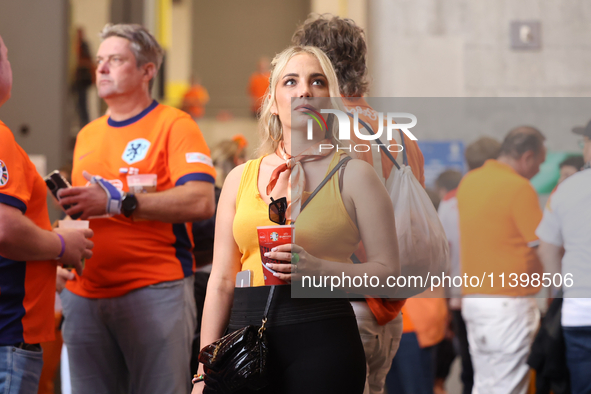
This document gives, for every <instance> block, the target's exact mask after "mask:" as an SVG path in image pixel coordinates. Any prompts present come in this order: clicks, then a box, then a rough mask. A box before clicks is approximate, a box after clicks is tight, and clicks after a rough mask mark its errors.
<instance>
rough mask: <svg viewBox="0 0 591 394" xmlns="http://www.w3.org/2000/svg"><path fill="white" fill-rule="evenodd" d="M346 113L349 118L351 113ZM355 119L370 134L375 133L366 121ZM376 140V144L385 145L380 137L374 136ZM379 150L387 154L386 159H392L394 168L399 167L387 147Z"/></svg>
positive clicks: (351, 115)
mask: <svg viewBox="0 0 591 394" xmlns="http://www.w3.org/2000/svg"><path fill="white" fill-rule="evenodd" d="M347 115H349V116H350V117H351V118H353V114H351V113H349V112H347ZM357 119H358V120H359V123H361V125H362V126H363V127H365V129H366V130H367V131H369V132H370V134H371V135H376V133H374V131H373V129H372V128H371V126H370V125H368V124H367V123H365V122H364V121H363V120H361V119H359V118H357ZM401 133H402V131H401ZM376 141H377V142H378V144H380V145H383V146H384V147H385V146H386V145H385V144H384V143H383V142H382V141H380V139H379V138H376ZM402 144H403V146H404V139H403V140H402ZM404 150H406V149H404ZM380 152H384V154H385V155H386V156H388V159H390V161H392V163H394V166H395V167H396V168H398V169H400V165H398V162H397V161H396V159H395V158H394V156H392V154H391V153H390V151H388V149H382V150H381V151H380ZM404 155H405V157H406V152H405V153H404Z"/></svg>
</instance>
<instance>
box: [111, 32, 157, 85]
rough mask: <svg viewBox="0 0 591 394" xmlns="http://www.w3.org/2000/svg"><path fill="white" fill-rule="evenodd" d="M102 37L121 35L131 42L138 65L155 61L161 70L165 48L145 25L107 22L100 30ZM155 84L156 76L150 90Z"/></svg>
mask: <svg viewBox="0 0 591 394" xmlns="http://www.w3.org/2000/svg"><path fill="white" fill-rule="evenodd" d="M100 37H101V39H102V40H103V41H104V40H106V39H107V38H109V37H121V38H125V39H127V40H128V41H129V42H130V43H131V51H132V52H133V55H134V56H135V61H136V63H137V66H138V67H141V66H143V65H144V64H147V63H153V64H154V65H155V66H156V72H158V70H160V66H161V65H162V58H163V57H164V50H163V49H162V47H161V46H160V44H158V41H156V39H155V38H154V36H153V35H152V34H150V32H149V31H148V30H147V29H146V28H145V27H143V26H141V25H136V24H118V25H114V24H112V23H107V24H106V25H105V27H104V28H103V30H102V31H101V32H100ZM153 84H154V78H152V79H151V80H150V90H151V89H152V85H153Z"/></svg>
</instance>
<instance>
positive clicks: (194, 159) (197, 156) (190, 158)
mask: <svg viewBox="0 0 591 394" xmlns="http://www.w3.org/2000/svg"><path fill="white" fill-rule="evenodd" d="M185 158H186V159H187V163H201V164H205V165H207V166H210V167H213V161H212V160H211V158H210V157H209V156H207V155H204V154H203V153H199V152H191V153H185Z"/></svg>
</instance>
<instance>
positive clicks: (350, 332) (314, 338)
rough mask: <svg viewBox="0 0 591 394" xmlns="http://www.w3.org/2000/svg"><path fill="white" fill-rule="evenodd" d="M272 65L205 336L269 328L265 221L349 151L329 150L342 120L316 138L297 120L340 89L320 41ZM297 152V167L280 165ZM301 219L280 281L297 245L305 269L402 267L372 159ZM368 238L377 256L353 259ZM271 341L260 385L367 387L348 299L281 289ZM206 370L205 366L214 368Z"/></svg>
mask: <svg viewBox="0 0 591 394" xmlns="http://www.w3.org/2000/svg"><path fill="white" fill-rule="evenodd" d="M272 66H273V69H272V72H271V80H270V86H269V92H268V95H267V97H266V99H265V102H264V104H263V107H262V111H261V119H260V129H261V133H262V144H261V147H260V149H259V153H260V157H259V158H258V159H256V160H250V161H248V162H247V163H245V164H244V165H241V166H238V167H236V168H235V169H234V170H233V171H232V172H231V173H230V174H229V175H228V177H227V178H226V182H225V184H224V188H223V190H222V194H221V197H220V202H219V209H218V216H217V223H216V235H215V245H214V260H213V268H212V273H211V277H210V280H209V284H208V289H207V297H206V301H205V308H204V314H203V326H202V330H201V338H202V343H203V344H208V343H212V342H214V341H216V340H217V339H219V338H220V337H222V336H223V335H224V333H225V331H226V328H228V330H229V331H233V330H236V329H240V328H241V327H244V326H246V325H249V324H255V325H260V320H261V317H262V315H263V310H264V307H265V304H266V301H267V296H268V294H269V289H270V287H269V286H264V279H263V273H262V265H261V256H260V252H259V246H258V237H257V231H256V227H257V226H268V225H273V224H274V223H273V222H271V221H270V220H269V218H268V209H269V208H268V206H269V203H270V202H271V198H273V199H278V198H281V197H289V198H290V199H291V201H290V204H291V205H290V209H289V210H288V219H295V217H296V216H297V215H298V212H299V207H300V206H301V203H302V201H305V200H306V198H307V197H308V196H309V195H310V193H309V192H310V191H312V190H314V189H315V188H316V187H317V186H318V185H319V184H320V183H321V181H322V180H323V179H324V177H325V175H326V174H327V173H328V171H330V169H332V168H333V167H334V166H335V165H336V164H337V163H338V162H339V161H340V159H341V156H342V153H341V152H337V151H335V150H328V151H326V150H324V151H322V152H319V149H318V148H319V145H320V144H321V143H327V142H328V143H332V144H333V145H335V144H336V143H337V141H336V138H335V137H334V133H335V130H333V129H332V128H330V127H329V130H328V131H326V130H325V131H322V130H317V129H314V133H313V136H312V139H311V140H308V138H307V135H306V131H305V128H302V127H296V126H301V125H302V124H304V125H305V122H306V120H307V117H306V116H303V113H302V111H299V110H298V109H301V106H299V105H296V104H298V102H303V103H308V102H311V101H312V100H314V99H316V98H326V99H327V100H326V101H329V100H330V99H329V98H330V97H339V87H338V82H337V78H336V75H335V72H334V70H333V68H332V65H331V64H330V61H329V60H328V58H327V57H326V55H325V54H324V53H323V52H322V51H320V50H319V49H318V48H315V47H291V48H288V49H286V50H285V51H283V52H282V53H280V54H279V55H277V56H276V57H275V59H274V60H273V62H272ZM294 98H295V99H296V100H295V101H296V102H295V103H294V104H292V99H294ZM298 99H299V100H298ZM292 107H293V109H295V112H293V113H294V116H293V117H292ZM327 140H328V141H327ZM290 158H291V159H292V161H291V164H293V166H292V167H291V170H285V171H282V172H281V170H282V169H285V167H286V166H284V165H285V164H286V161H287V160H289V159H290ZM298 171H300V175H301V176H302V177H303V179H302V178H300V181H303V183H304V187H303V193H301V195H298V193H297V191H298V188H295V187H292V188H291V189H290V188H289V187H288V185H289V184H290V182H291V184H294V183H297V179H296V176H297V172H298ZM290 175H291V179H290ZM300 185H301V183H300ZM370 200H371V203H370V204H367V202H368V201H370ZM297 220H298V227H297V235H296V241H297V242H298V244H292V245H283V246H281V247H279V248H278V249H277V250H276V251H274V252H270V253H269V254H268V257H270V258H273V259H277V260H281V261H284V262H285V264H274V265H272V266H271V267H270V268H272V269H274V270H276V271H278V272H280V274H279V277H280V279H283V280H285V281H287V282H289V281H290V280H291V270H292V267H293V266H292V265H291V257H292V253H294V254H295V253H297V254H298V257H299V262H298V265H299V266H300V267H302V268H305V269H308V270H313V271H317V272H322V273H324V274H326V275H330V274H331V273H336V272H339V273H340V272H342V271H343V267H346V273H347V274H348V275H361V276H362V275H363V273H364V272H368V271H373V272H374V273H379V274H382V275H396V274H398V273H399V265H398V248H397V238H396V229H395V226H394V213H393V209H392V204H391V202H390V199H389V197H388V195H387V192H386V190H385V188H384V187H383V186H382V185H381V183H380V181H379V179H378V177H377V175H376V174H375V171H374V170H373V168H372V167H371V166H369V165H368V164H367V163H365V162H362V161H359V160H352V161H351V162H349V164H348V166H347V169H346V172H345V173H344V182H343V187H342V191H340V187H339V180H338V174H337V175H335V176H334V177H332V178H331V180H330V181H329V182H328V183H327V184H326V185H325V186H324V187H323V188H322V189H321V191H320V192H319V193H318V194H317V195H316V197H315V199H314V200H313V201H311V202H310V204H309V205H308V206H307V207H306V209H305V210H303V211H302V212H301V215H299V216H297ZM320 240H322V241H320ZM361 240H363V243H364V245H365V247H366V249H367V253H368V258H369V262H368V263H366V264H358V265H353V264H346V263H351V260H350V259H349V257H350V255H351V254H352V253H353V252H354V251H355V250H356V248H357V246H358V244H359V242H360V241H361ZM241 270H252V271H253V274H254V275H253V287H250V288H236V289H235V288H234V281H235V277H236V274H237V273H238V272H239V271H241ZM267 339H268V341H269V349H270V354H269V360H268V361H269V363H268V364H269V366H270V376H271V382H270V384H269V386H267V387H266V388H264V389H263V390H260V391H257V393H283V394H285V393H287V394H290V393H294V394H295V393H297V394H301V393H306V394H315V393H319V394H320V393H322V394H325V393H340V394H341V393H351V394H361V393H362V392H363V388H364V382H365V356H364V351H363V346H362V343H361V339H360V337H359V331H358V329H357V323H356V321H355V315H354V313H353V310H352V308H351V304H350V303H349V301H348V300H347V299H295V298H294V299H292V298H291V292H290V286H277V287H276V290H275V295H274V298H273V302H272V306H271V310H270V313H269V323H268V325H267ZM198 373H199V374H201V373H203V366H201V365H200V367H199V371H198ZM203 390H204V383H203V382H201V383H197V384H195V386H194V390H193V393H201V392H203ZM206 392H207V390H206ZM248 392H249V391H241V393H248Z"/></svg>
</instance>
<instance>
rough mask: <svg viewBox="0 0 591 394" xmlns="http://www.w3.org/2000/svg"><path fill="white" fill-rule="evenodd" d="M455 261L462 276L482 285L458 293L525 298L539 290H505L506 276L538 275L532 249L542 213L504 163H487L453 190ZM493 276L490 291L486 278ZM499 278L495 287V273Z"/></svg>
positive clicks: (526, 186) (526, 184)
mask: <svg viewBox="0 0 591 394" xmlns="http://www.w3.org/2000/svg"><path fill="white" fill-rule="evenodd" d="M457 199H458V211H459V214H460V261H461V266H462V271H463V273H464V274H467V275H468V278H470V277H471V276H477V277H478V278H479V280H480V281H482V276H483V275H485V280H484V283H483V284H482V287H478V288H474V287H464V288H463V294H495V295H505V296H511V297H519V296H527V295H532V294H535V293H537V292H538V291H539V287H538V288H536V287H532V286H531V284H530V285H529V286H528V287H525V288H524V287H521V285H519V286H517V287H510V286H509V275H510V274H511V273H516V274H517V275H520V274H522V273H527V274H530V275H531V274H533V273H541V271H542V265H541V263H540V261H539V260H538V256H537V254H536V251H535V249H534V248H533V247H534V246H536V245H537V243H538V237H537V236H536V233H535V231H536V228H537V227H538V224H540V221H541V220H542V210H541V208H540V203H539V200H538V196H537V194H536V191H535V190H534V188H533V187H532V185H531V184H530V182H529V181H528V180H527V179H526V178H524V177H522V176H521V175H519V174H518V173H517V172H515V170H514V169H513V168H511V167H510V166H509V165H507V164H504V163H501V162H499V161H497V160H488V161H486V163H484V165H483V166H482V167H480V168H478V169H476V170H473V171H470V172H469V173H468V174H467V175H466V176H465V177H464V179H463V180H462V182H461V183H460V186H459V188H458V194H457ZM491 273H494V287H491V283H490V279H489V278H488V276H487V275H489V274H491ZM501 273H504V274H505V286H504V287H502V286H501V278H499V274H501Z"/></svg>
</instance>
